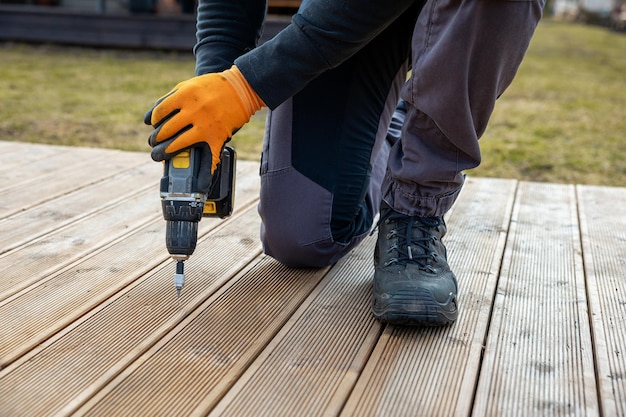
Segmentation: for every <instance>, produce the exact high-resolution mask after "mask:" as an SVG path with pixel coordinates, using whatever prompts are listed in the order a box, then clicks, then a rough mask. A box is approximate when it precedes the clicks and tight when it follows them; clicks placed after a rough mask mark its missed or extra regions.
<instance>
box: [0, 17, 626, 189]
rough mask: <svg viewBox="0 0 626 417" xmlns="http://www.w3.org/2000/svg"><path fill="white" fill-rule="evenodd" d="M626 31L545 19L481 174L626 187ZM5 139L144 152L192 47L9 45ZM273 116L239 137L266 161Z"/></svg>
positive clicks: (499, 111) (493, 126)
mask: <svg viewBox="0 0 626 417" xmlns="http://www.w3.org/2000/svg"><path fill="white" fill-rule="evenodd" d="M624 51H626V36H625V35H624V34H619V33H615V32H611V31H608V30H606V29H604V28H600V27H593V26H582V25H574V24H568V23H557V22H552V21H549V20H546V21H544V22H542V23H541V24H540V25H539V28H538V30H537V34H536V36H535V38H534V39H533V42H532V44H531V47H530V50H529V52H528V54H527V57H526V59H525V61H524V63H523V64H522V67H521V68H520V71H519V74H518V76H517V78H516V79H515V81H514V82H513V85H512V86H511V87H510V88H509V90H507V92H506V93H505V94H504V95H503V97H502V98H501V99H500V100H499V102H498V105H497V106H496V111H495V113H494V115H493V117H492V120H491V123H490V126H489V128H488V130H487V132H486V133H485V135H484V137H483V138H482V139H481V143H482V147H483V164H482V165H481V166H480V167H479V168H477V169H476V170H473V171H472V172H471V173H470V175H473V176H492V177H506V178H518V179H524V180H537V181H551V182H567V183H570V182H572V183H586V184H602V185H618V186H626V162H625V158H624V156H625V153H626V152H625V151H626V145H625V141H624V137H623V136H624V132H626V117H625V116H626V114H625V112H624V109H625V108H626V54H625V53H624ZM0 60H1V62H2V65H1V66H0V103H1V105H0V139H1V140H14V141H30V142H40V143H51V144H64V145H81V146H95V147H110V148H118V149H125V150H134V151H145V152H148V150H149V148H148V145H147V143H146V139H147V136H148V135H149V133H150V131H151V128H150V127H148V126H145V125H143V123H142V120H143V114H144V112H145V111H146V110H148V108H149V107H150V106H151V104H152V103H153V102H154V101H155V100H156V99H157V98H158V97H160V96H161V95H163V94H165V93H166V92H167V91H169V90H170V89H171V88H172V87H173V86H174V85H175V84H176V83H177V82H179V81H181V80H184V79H186V78H189V77H190V76H192V75H193V70H194V62H193V57H192V56H191V54H190V53H189V54H183V53H178V54H175V53H164V52H134V51H133V52H131V51H111V50H92V49H83V48H68V47H58V46H46V45H43V46H33V45H21V44H4V45H0ZM264 117H265V113H264V112H259V113H258V114H257V115H255V116H254V118H253V120H252V121H251V123H249V124H248V125H247V126H246V127H244V129H242V130H241V131H240V132H239V133H238V134H237V135H236V136H235V138H234V139H233V144H234V146H235V148H236V149H237V151H238V155H239V157H240V158H242V159H257V158H258V156H259V153H260V147H261V139H262V135H263V129H264Z"/></svg>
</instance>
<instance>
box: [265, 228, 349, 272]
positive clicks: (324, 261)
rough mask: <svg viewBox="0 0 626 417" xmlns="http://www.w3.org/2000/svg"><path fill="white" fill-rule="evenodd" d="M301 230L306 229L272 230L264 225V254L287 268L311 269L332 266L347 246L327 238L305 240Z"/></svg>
mask: <svg viewBox="0 0 626 417" xmlns="http://www.w3.org/2000/svg"><path fill="white" fill-rule="evenodd" d="M303 229H306V228H302V229H300V228H293V229H285V228H284V227H278V228H274V227H272V225H271V224H266V223H264V224H263V227H262V229H261V242H262V244H263V250H264V252H265V253H266V254H267V255H269V256H271V257H272V258H274V259H276V260H277V261H279V262H280V263H282V264H285V265H287V266H292V267H312V268H322V267H325V266H328V265H332V264H334V263H335V262H337V260H338V259H339V258H340V257H341V256H343V255H344V254H345V252H346V246H347V245H345V244H340V243H337V242H332V239H328V238H327V239H320V240H313V239H307V236H303V234H302V233H301V231H302V230H303ZM299 231H300V232H299ZM309 237H310V236H309Z"/></svg>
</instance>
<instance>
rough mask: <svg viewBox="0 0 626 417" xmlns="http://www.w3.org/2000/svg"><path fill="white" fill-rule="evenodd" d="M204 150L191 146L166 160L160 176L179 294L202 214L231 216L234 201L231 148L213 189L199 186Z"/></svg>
mask: <svg viewBox="0 0 626 417" xmlns="http://www.w3.org/2000/svg"><path fill="white" fill-rule="evenodd" d="M201 156H202V153H201V150H200V149H198V148H190V149H188V150H184V151H182V152H180V153H178V154H177V155H175V156H174V157H173V158H172V159H169V160H166V161H165V162H164V173H163V177H162V178H161V187H160V191H161V207H162V209H163V218H164V219H165V220H166V222H167V224H166V229H165V246H166V247H167V250H168V252H169V253H170V255H171V257H172V259H173V260H174V261H175V262H176V274H175V275H174V285H175V286H176V295H177V296H178V297H180V292H181V290H182V288H183V285H185V271H184V268H185V265H184V261H186V260H187V259H189V256H190V255H191V254H193V252H194V250H195V249H196V242H197V240H198V222H199V221H200V219H202V217H219V218H222V219H223V218H225V217H228V216H230V214H231V213H232V210H233V204H234V188H235V168H236V167H235V162H236V159H237V154H236V153H235V150H234V149H233V148H231V147H228V146H227V147H225V148H224V150H223V151H222V159H221V162H220V163H219V164H218V166H217V169H216V171H215V172H214V173H213V177H212V178H211V186H210V191H209V192H208V194H207V193H203V192H202V191H200V190H199V189H198V176H199V173H200V162H201Z"/></svg>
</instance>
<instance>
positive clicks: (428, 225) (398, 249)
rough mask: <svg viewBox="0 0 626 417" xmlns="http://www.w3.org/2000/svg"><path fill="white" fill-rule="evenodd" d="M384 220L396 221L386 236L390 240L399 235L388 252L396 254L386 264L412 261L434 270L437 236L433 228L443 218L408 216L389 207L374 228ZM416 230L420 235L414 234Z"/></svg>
mask: <svg viewBox="0 0 626 417" xmlns="http://www.w3.org/2000/svg"><path fill="white" fill-rule="evenodd" d="M384 221H388V222H390V223H392V222H393V223H395V227H394V228H393V229H391V230H390V231H389V233H387V236H386V238H387V239H388V240H389V239H393V238H396V237H397V239H396V240H395V242H394V244H393V245H391V246H390V247H389V248H388V250H387V252H388V253H394V252H395V254H396V256H394V257H392V258H390V259H389V260H387V261H386V262H385V264H384V265H385V266H390V265H395V264H398V265H406V264H408V263H412V264H416V265H418V267H419V268H420V269H423V270H427V271H431V272H434V268H433V266H432V263H433V262H435V261H436V258H437V252H436V251H435V242H436V240H437V237H436V236H435V234H433V232H432V229H433V228H435V227H438V226H440V225H441V224H442V220H441V218H440V217H418V216H407V215H404V214H401V213H398V212H396V211H394V210H392V209H390V208H389V209H386V210H383V212H382V213H381V216H380V219H379V220H378V223H377V224H376V228H375V229H374V230H376V229H377V228H378V227H379V225H380V223H381V222H384ZM414 230H418V233H417V234H416V235H417V236H419V237H416V236H414V233H413V231H414Z"/></svg>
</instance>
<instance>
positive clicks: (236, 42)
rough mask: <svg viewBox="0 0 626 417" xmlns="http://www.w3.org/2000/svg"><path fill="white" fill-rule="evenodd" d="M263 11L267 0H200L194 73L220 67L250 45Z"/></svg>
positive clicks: (227, 65)
mask: <svg viewBox="0 0 626 417" xmlns="http://www.w3.org/2000/svg"><path fill="white" fill-rule="evenodd" d="M266 11H267V0H200V1H199V3H198V18H197V31H196V38H197V43H196V45H195V47H194V54H195V56H196V75H201V74H207V73H209V72H220V71H224V70H225V69H228V68H230V67H231V66H232V65H233V62H234V61H235V59H236V58H237V57H239V56H241V55H243V54H245V53H246V52H248V51H250V50H252V49H254V48H255V47H256V46H257V44H258V41H259V38H260V36H261V30H262V28H263V21H264V19H265V13H266Z"/></svg>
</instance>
